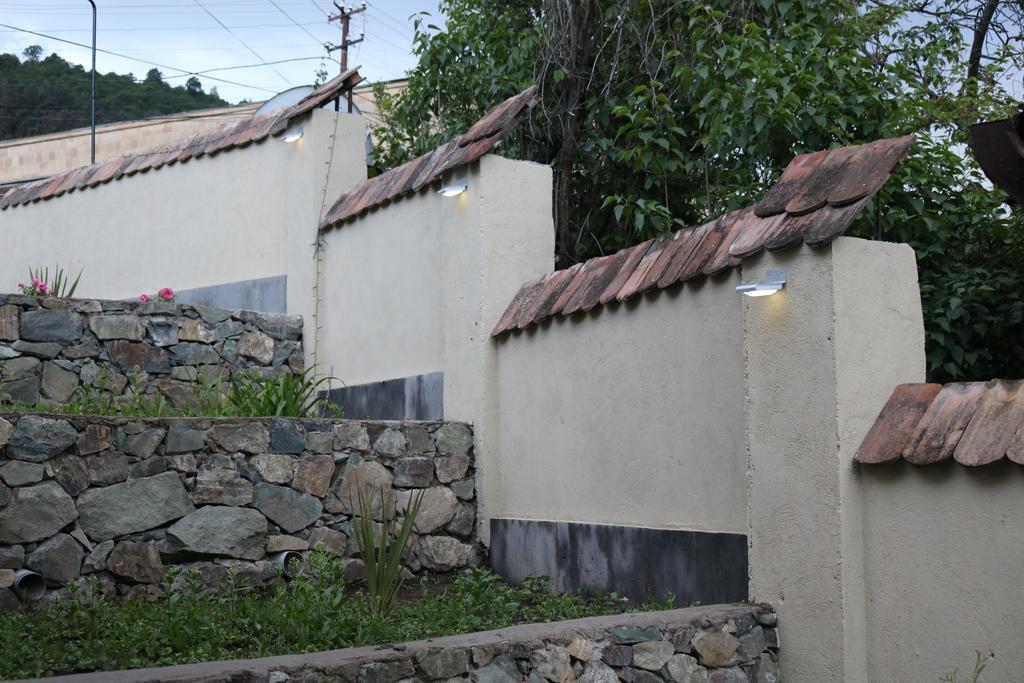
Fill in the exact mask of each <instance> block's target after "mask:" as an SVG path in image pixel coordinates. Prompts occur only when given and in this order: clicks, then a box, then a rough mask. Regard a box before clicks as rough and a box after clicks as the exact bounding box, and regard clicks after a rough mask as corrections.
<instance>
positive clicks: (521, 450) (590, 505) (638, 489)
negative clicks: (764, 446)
mask: <svg viewBox="0 0 1024 683" xmlns="http://www.w3.org/2000/svg"><path fill="white" fill-rule="evenodd" d="M739 282H740V279H739V273H738V272H736V271H733V272H731V273H728V274H727V275H725V276H724V277H717V278H714V279H712V280H710V281H707V282H702V283H698V284H696V285H691V284H687V285H684V286H683V287H681V288H679V287H677V288H674V289H672V290H669V291H662V292H658V293H656V294H649V295H646V296H645V297H644V300H643V301H640V302H636V301H633V302H629V303H626V304H624V305H616V306H606V307H603V308H600V309H597V310H595V311H592V312H591V313H589V314H578V315H576V316H572V317H570V318H568V319H566V318H559V319H556V320H554V321H553V322H550V323H545V324H544V325H542V326H541V327H540V329H532V330H529V331H527V332H522V333H516V334H514V335H512V336H510V337H508V338H506V339H504V340H502V341H501V342H499V343H498V345H497V362H496V372H497V374H496V377H495V384H496V392H497V403H496V406H497V411H498V414H499V416H500V425H501V428H500V430H499V431H498V434H497V436H496V441H495V443H494V454H493V455H492V454H488V455H486V456H481V455H478V459H479V458H486V459H484V460H481V463H480V468H481V470H483V469H484V468H485V467H496V468H497V471H498V474H499V476H500V478H501V486H500V491H499V492H498V493H497V496H496V500H493V501H488V504H487V515H488V517H517V518H525V519H553V520H560V521H578V522H589V523H606V524H625V525H642V526H651V527H660V528H680V529H690V530H701V531H720V532H738V533H745V532H746V527H747V519H746V446H745V442H744V432H743V425H744V421H743V381H744V380H743V317H742V308H741V301H740V298H741V297H740V296H739V295H738V294H737V293H736V292H735V289H734V288H735V286H736V285H737V284H738V283H739Z"/></svg>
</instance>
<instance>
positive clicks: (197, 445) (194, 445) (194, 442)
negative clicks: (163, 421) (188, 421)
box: [165, 425, 206, 455]
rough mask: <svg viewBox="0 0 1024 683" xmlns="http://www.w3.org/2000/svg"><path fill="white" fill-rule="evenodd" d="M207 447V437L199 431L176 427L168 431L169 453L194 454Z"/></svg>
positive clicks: (167, 444)
mask: <svg viewBox="0 0 1024 683" xmlns="http://www.w3.org/2000/svg"><path fill="white" fill-rule="evenodd" d="M205 447H206V435H205V434H204V433H203V432H201V431H199V430H198V429H190V428H189V427H182V426H180V425H175V426H173V427H171V428H170V429H168V430H167V443H166V444H165V448H166V450H167V453H168V454H169V455H170V454H174V453H192V452H194V451H201V450H202V449H203V448H205Z"/></svg>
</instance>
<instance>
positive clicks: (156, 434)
mask: <svg viewBox="0 0 1024 683" xmlns="http://www.w3.org/2000/svg"><path fill="white" fill-rule="evenodd" d="M164 434H165V432H164V430H162V429H147V430H145V431H143V432H139V433H138V434H132V435H131V436H129V437H128V439H127V440H126V441H125V446H124V448H125V450H126V451H127V452H128V453H130V454H131V455H134V456H135V457H137V458H142V459H146V458H148V457H150V456H151V455H153V454H154V453H156V449H157V447H158V446H159V445H160V444H161V443H163V440H164ZM201 438H202V436H201V435H200V439H201Z"/></svg>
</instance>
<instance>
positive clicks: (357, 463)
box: [329, 456, 454, 519]
mask: <svg viewBox="0 0 1024 683" xmlns="http://www.w3.org/2000/svg"><path fill="white" fill-rule="evenodd" d="M392 481H393V478H392V476H391V472H389V471H388V469H387V468H386V467H384V466H383V465H381V464H380V463H379V462H373V461H365V460H363V459H362V458H359V457H358V456H352V457H351V458H349V461H348V463H347V464H346V465H345V474H344V475H342V477H341V478H340V479H339V480H338V482H337V485H336V486H335V487H333V491H332V492H333V494H334V496H335V502H336V503H337V505H331V506H330V507H329V511H330V512H344V513H346V514H352V513H353V512H360V511H361V509H360V505H359V501H360V498H361V497H363V498H366V499H367V500H368V501H369V504H370V506H371V510H372V512H373V516H374V518H375V519H380V516H381V503H382V502H383V503H384V504H385V505H387V506H388V507H389V508H390V507H391V506H392V505H394V504H395V493H394V491H393V490H392V488H391V484H392ZM381 491H383V492H384V494H383V501H382V500H381V498H382V496H381ZM452 514H454V511H453V513H452Z"/></svg>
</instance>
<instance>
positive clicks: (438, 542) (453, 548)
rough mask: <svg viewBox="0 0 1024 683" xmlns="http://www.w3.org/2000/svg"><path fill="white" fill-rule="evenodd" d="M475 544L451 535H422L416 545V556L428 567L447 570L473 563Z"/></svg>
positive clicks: (441, 570) (440, 570) (439, 570)
mask: <svg viewBox="0 0 1024 683" xmlns="http://www.w3.org/2000/svg"><path fill="white" fill-rule="evenodd" d="M474 555H475V551H474V550H473V546H471V545H469V544H468V543H463V542H461V541H459V540H456V539H454V538H452V537H450V536H421V537H420V539H419V541H418V543H417V545H416V557H417V558H418V559H419V561H420V562H422V563H423V566H424V567H426V568H427V569H432V570H434V571H438V572H446V571H450V570H452V569H456V568H460V567H468V566H471V565H472V564H473V560H474Z"/></svg>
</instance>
